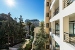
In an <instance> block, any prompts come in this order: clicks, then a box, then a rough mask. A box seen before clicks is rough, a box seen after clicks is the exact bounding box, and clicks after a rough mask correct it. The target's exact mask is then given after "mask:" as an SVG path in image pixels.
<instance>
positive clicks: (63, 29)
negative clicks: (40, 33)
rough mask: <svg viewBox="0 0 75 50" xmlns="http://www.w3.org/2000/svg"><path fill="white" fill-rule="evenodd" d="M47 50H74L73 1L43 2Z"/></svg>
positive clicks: (47, 0) (74, 19) (74, 24)
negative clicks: (47, 36)
mask: <svg viewBox="0 0 75 50" xmlns="http://www.w3.org/2000/svg"><path fill="white" fill-rule="evenodd" d="M44 22H45V31H46V32H47V34H48V35H49V38H48V39H47V40H48V42H47V43H46V47H45V48H46V49H47V50H75V0H44Z"/></svg>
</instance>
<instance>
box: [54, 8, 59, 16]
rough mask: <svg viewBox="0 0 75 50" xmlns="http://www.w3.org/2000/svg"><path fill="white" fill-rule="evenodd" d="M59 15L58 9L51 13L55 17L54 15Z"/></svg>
mask: <svg viewBox="0 0 75 50" xmlns="http://www.w3.org/2000/svg"><path fill="white" fill-rule="evenodd" d="M58 13H59V7H58V8H57V9H55V11H54V13H53V16H55V15H56V14H58Z"/></svg>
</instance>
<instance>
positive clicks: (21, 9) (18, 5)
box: [0, 0, 44, 21]
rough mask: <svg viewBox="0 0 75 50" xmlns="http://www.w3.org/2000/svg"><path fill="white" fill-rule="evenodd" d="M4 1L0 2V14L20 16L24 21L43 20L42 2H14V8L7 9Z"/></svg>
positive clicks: (42, 0) (38, 0)
mask: <svg viewBox="0 0 75 50" xmlns="http://www.w3.org/2000/svg"><path fill="white" fill-rule="evenodd" d="M5 1H6V0H0V13H6V14H7V13H8V12H10V13H11V16H12V17H13V18H14V17H18V18H19V16H20V15H22V17H23V20H25V19H38V20H40V21H42V20H44V0H14V2H15V6H12V7H9V6H8V5H7V4H6V3H5Z"/></svg>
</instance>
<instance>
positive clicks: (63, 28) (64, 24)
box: [60, 16, 69, 50]
mask: <svg viewBox="0 0 75 50" xmlns="http://www.w3.org/2000/svg"><path fill="white" fill-rule="evenodd" d="M64 32H66V33H69V17H67V16H66V17H64V18H60V40H61V42H64V35H65V33H64ZM67 38H68V39H69V36H67ZM68 39H67V40H68ZM60 50H63V45H62V44H61V46H60Z"/></svg>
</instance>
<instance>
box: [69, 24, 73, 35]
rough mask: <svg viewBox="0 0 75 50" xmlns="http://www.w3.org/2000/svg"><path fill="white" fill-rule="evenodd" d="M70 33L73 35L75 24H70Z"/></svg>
mask: <svg viewBox="0 0 75 50" xmlns="http://www.w3.org/2000/svg"><path fill="white" fill-rule="evenodd" d="M69 28H70V29H69V31H70V34H73V24H72V23H70V24H69Z"/></svg>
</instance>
